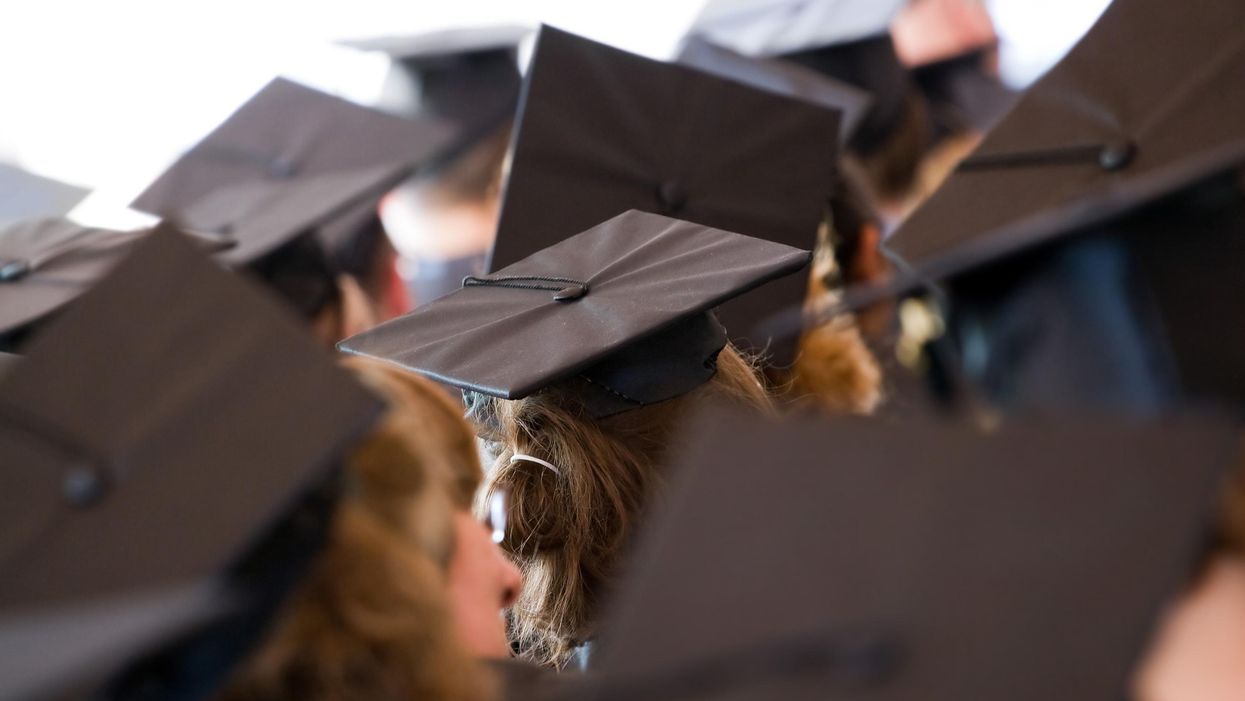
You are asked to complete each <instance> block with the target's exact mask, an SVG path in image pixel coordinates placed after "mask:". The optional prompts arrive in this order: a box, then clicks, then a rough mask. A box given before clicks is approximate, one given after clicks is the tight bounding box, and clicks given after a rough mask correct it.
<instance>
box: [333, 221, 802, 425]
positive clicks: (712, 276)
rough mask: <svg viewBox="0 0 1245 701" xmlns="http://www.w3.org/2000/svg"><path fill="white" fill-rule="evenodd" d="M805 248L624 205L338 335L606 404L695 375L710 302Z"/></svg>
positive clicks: (498, 382)
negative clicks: (563, 388)
mask: <svg viewBox="0 0 1245 701" xmlns="http://www.w3.org/2000/svg"><path fill="white" fill-rule="evenodd" d="M809 257H810V256H809V254H808V253H807V252H806V251H801V250H798V249H794V248H791V247H789V246H784V245H781V244H776V243H771V242H769V241H763V240H758V239H753V238H750V237H747V236H741V235H739V234H734V233H730V232H726V231H721V230H718V229H711V228H709V227H706V226H701V225H699V224H693V223H690V222H684V221H679V220H676V219H669V218H667V217H663V216H660V215H657V214H649V213H646V212H639V211H634V210H633V211H628V212H625V213H623V214H620V215H618V216H616V217H614V218H612V219H610V220H608V221H606V222H604V223H602V224H599V225H597V226H594V227H592V228H591V229H589V230H587V231H585V232H583V233H581V234H579V235H576V236H572V237H570V238H568V239H566V240H565V241H562V242H560V243H557V244H554V245H552V246H550V247H549V248H546V249H544V250H542V251H539V252H537V253H535V254H533V255H531V256H529V257H527V258H525V259H523V260H521V261H519V262H518V263H515V264H514V265H510V266H507V267H505V268H503V269H501V270H499V271H498V272H496V273H494V274H492V275H488V276H485V277H478V278H475V277H469V278H467V279H466V280H464V281H463V288H462V289H460V290H458V291H456V292H452V293H450V294H449V295H446V296H444V297H441V298H440V299H437V300H435V301H433V302H430V303H429V304H426V305H423V306H421V307H419V308H417V309H416V310H415V311H413V312H411V313H410V314H407V315H406V316H403V317H400V318H398V319H395V320H392V321H389V322H387V323H385V324H381V325H380V326H378V327H376V328H374V329H371V330H369V331H365V332H363V333H361V334H359V335H357V336H353V337H351V338H348V339H346V340H345V341H342V342H341V343H340V344H338V348H339V349H341V350H343V351H346V352H348V353H356V354H359V355H365V356H370V357H373V358H379V359H381V360H385V361H388V362H391V363H395V364H397V365H400V366H402V367H404V368H407V369H409V370H413V371H415V372H418V373H420V374H422V375H425V376H427V377H430V378H432V379H434V380H437V381H440V382H444V383H447V384H450V385H453V386H455V387H460V388H462V389H465V390H472V391H476V392H482V393H484V394H488V395H492V396H496V397H502V398H505V399H519V398H522V397H525V396H527V395H529V394H531V393H533V392H536V391H538V390H540V389H542V388H544V387H547V386H549V385H552V384H554V383H558V382H563V381H566V382H569V383H572V384H573V387H574V390H575V392H576V393H577V394H578V396H580V397H582V398H583V402H584V405H585V406H586V407H587V408H588V410H589V411H590V412H591V413H592V414H593V415H595V416H598V417H600V416H608V415H610V414H614V413H618V412H620V411H625V410H627V409H634V408H637V407H640V406H644V405H646V404H653V403H656V402H660V401H663V400H666V399H670V398H672V397H675V396H678V395H680V394H683V393H685V392H688V391H690V390H692V389H694V388H695V387H697V386H699V385H701V384H703V383H704V382H707V381H708V380H709V379H710V378H712V377H713V375H714V373H715V372H716V358H717V355H718V352H719V351H720V350H721V349H722V348H723V347H724V346H725V344H726V336H725V332H724V331H723V329H722V328H721V326H720V325H719V324H718V323H717V321H716V320H715V319H714V318H713V316H712V314H710V313H709V311H710V310H711V309H712V308H713V307H715V306H717V305H719V304H721V303H723V302H725V301H727V300H729V299H731V298H733V297H736V296H738V295H741V294H744V293H746V292H747V291H749V290H751V289H753V288H755V287H757V286H759V285H762V284H764V283H766V282H769V281H770V280H774V279H776V278H778V277H781V276H784V275H790V274H792V273H795V272H796V271H799V270H802V269H803V268H804V267H805V266H806V265H807V264H808V261H809Z"/></svg>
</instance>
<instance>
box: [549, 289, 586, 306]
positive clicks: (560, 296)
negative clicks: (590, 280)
mask: <svg viewBox="0 0 1245 701" xmlns="http://www.w3.org/2000/svg"><path fill="white" fill-rule="evenodd" d="M587 295H588V286H587V285H571V286H570V287H564V288H562V289H560V290H558V291H557V292H556V293H554V295H553V301H555V302H574V301H575V300H577V299H583V298H584V297H585V296H587Z"/></svg>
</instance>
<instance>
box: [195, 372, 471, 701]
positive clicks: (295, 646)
mask: <svg viewBox="0 0 1245 701" xmlns="http://www.w3.org/2000/svg"><path fill="white" fill-rule="evenodd" d="M345 364H346V365H347V366H349V367H350V369H352V370H353V371H354V372H355V375H356V377H358V378H359V379H360V380H362V381H363V383H364V384H365V385H367V386H368V387H369V388H370V389H372V390H373V391H375V392H376V393H377V394H380V395H381V396H382V397H384V398H385V399H386V400H388V404H389V411H388V412H387V414H386V415H385V416H384V418H383V419H382V421H381V422H380V424H379V425H378V426H377V427H376V428H375V429H374V430H373V432H372V433H371V435H370V436H369V437H368V438H367V439H366V440H365V441H364V442H363V444H362V446H361V447H360V448H359V449H358V450H356V451H355V453H354V454H353V455H352V456H351V458H350V460H349V462H348V464H347V466H346V473H347V482H348V484H349V488H348V489H347V493H346V494H345V495H344V496H343V497H342V499H341V503H340V504H339V505H338V508H337V511H336V513H335V515H334V520H333V524H332V528H331V531H330V535H329V542H328V544H327V545H326V547H325V550H324V551H323V552H322V553H321V554H320V555H319V556H318V558H317V559H316V561H315V562H314V563H313V565H312V567H311V569H310V571H309V572H308V573H307V575H306V576H305V577H304V578H303V580H302V582H301V583H300V585H299V586H298V588H297V589H296V590H295V591H294V592H293V594H292V595H291V597H290V600H289V601H288V602H287V604H286V605H285V607H284V609H283V610H282V612H281V613H280V614H279V615H278V617H277V620H276V621H275V624H274V625H273V626H272V628H271V630H270V631H269V633H268V635H267V637H266V639H264V640H263V641H262V642H261V643H260V645H259V647H258V649H257V650H256V651H255V652H254V653H253V654H252V655H251V656H250V658H249V659H248V660H247V661H246V662H245V663H244V664H243V666H242V668H241V669H240V670H239V672H238V673H236V674H235V675H234V677H233V678H232V679H231V680H230V682H229V683H228V684H227V685H226V687H225V689H224V690H223V691H222V692H221V693H220V694H219V695H218V697H217V698H218V699H219V701H259V700H261V699H262V700H264V701H399V700H400V701H409V700H410V699H417V698H435V699H452V700H454V701H478V700H480V699H486V698H490V697H491V696H492V693H493V689H492V686H491V678H490V677H487V676H486V675H485V674H483V673H482V672H481V670H480V668H479V665H478V663H477V662H476V661H475V660H473V659H472V658H471V656H470V655H469V654H468V653H467V652H466V649H465V648H464V647H463V646H462V645H461V644H460V643H459V641H458V640H457V637H456V635H455V633H454V627H453V621H452V619H451V614H450V608H449V604H448V601H447V592H446V569H445V568H446V565H447V563H448V561H449V558H450V554H451V551H452V548H453V522H452V517H453V512H454V510H455V509H464V508H467V505H468V504H469V502H470V499H471V495H472V493H473V492H474V491H475V487H476V486H477V485H478V484H479V481H480V479H481V473H480V468H479V463H478V460H477V457H476V455H475V450H474V436H473V434H472V432H471V430H470V428H469V426H468V425H467V424H466V422H465V421H464V420H463V419H462V418H461V415H460V414H461V412H460V411H459V410H458V409H457V407H456V405H455V404H454V403H453V402H452V401H450V400H449V398H448V397H447V396H445V394H444V393H443V392H442V391H441V390H440V389H438V388H437V387H435V386H433V385H431V384H430V383H428V382H427V381H425V380H422V379H420V378H417V377H414V376H411V375H407V374H404V373H401V372H398V371H396V370H391V369H388V368H386V367H384V366H382V365H379V364H376V363H372V362H368V361H361V360H350V361H347V362H346V363H345Z"/></svg>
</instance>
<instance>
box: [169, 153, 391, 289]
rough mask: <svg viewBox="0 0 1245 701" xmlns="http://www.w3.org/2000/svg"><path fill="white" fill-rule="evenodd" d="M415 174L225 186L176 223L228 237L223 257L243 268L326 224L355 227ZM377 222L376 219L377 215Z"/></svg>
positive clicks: (372, 172) (369, 173)
mask: <svg viewBox="0 0 1245 701" xmlns="http://www.w3.org/2000/svg"><path fill="white" fill-rule="evenodd" d="M410 173H411V167H410V166H409V165H408V164H406V163H401V162H399V163H392V162H391V163H387V164H381V165H377V166H372V167H370V168H357V169H353V170H342V171H335V172H331V173H325V174H322V175H314V176H309V177H304V178H295V179H292V180H258V181H248V182H244V183H239V184H237V185H226V186H222V187H220V188H218V189H216V190H213V191H212V192H211V193H209V194H208V195H207V196H205V197H203V198H202V199H200V200H198V201H196V202H195V203H194V204H191V205H190V206H188V207H186V208H185V209H183V210H182V212H181V215H180V216H179V218H178V221H179V222H180V223H181V224H183V225H185V226H187V227H190V228H192V229H194V230H196V231H202V232H204V233H208V234H215V235H218V236H221V237H228V238H231V239H233V240H234V241H236V245H235V246H233V247H232V248H229V249H227V250H226V251H224V252H223V253H222V254H221V255H220V259H221V260H223V261H225V262H227V263H229V264H231V265H245V264H247V263H251V262H254V261H256V260H258V259H259V258H261V257H263V256H264V255H265V254H267V253H269V252H271V251H273V250H275V249H277V248H278V247H280V246H281V245H282V244H284V243H286V242H287V241H290V240H291V239H293V238H294V237H296V236H298V235H300V234H303V233H306V232H310V231H313V230H317V227H319V226H321V225H322V223H323V222H331V221H338V220H341V221H346V220H351V221H355V222H357V221H358V219H357V217H356V216H355V212H356V210H357V209H358V208H360V207H364V208H370V209H371V210H373V211H374V210H375V208H376V201H377V200H378V199H379V198H380V197H381V196H382V195H384V193H385V192H386V191H388V190H390V189H392V188H393V187H395V186H397V185H398V184H399V183H400V182H401V181H402V180H403V179H404V178H406V177H407V176H408V175H409V174H410ZM373 216H375V215H373Z"/></svg>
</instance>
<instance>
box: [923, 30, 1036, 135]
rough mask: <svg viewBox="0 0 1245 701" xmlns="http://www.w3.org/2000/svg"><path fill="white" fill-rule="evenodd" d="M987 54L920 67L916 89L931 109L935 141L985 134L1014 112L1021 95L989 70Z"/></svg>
mask: <svg viewBox="0 0 1245 701" xmlns="http://www.w3.org/2000/svg"><path fill="white" fill-rule="evenodd" d="M988 60H989V59H988V56H987V53H986V52H985V51H970V52H968V53H964V54H960V55H958V56H953V57H951V58H947V59H943V60H941V61H936V62H934V63H927V64H924V65H921V66H917V67H916V68H914V69H913V71H912V77H913V80H915V81H916V85H917V88H918V89H919V90H920V91H921V94H922V95H924V96H925V100H926V101H927V102H928V103H929V105H930V112H931V119H932V121H933V122H934V125H933V127H934V140H935V141H938V140H941V139H943V138H946V137H947V136H952V135H955V134H961V133H964V132H967V131H972V132H980V133H985V132H987V131H989V130H990V128H991V127H993V126H994V125H995V124H996V123H997V122H998V121H999V119H1001V118H1002V117H1003V115H1004V114H1006V113H1007V110H1009V109H1011V107H1012V105H1014V104H1015V103H1016V100H1017V99H1019V97H1020V93H1018V92H1016V91H1015V90H1012V89H1011V88H1008V87H1007V86H1006V85H1003V83H1002V82H1001V81H999V79H998V77H997V76H995V75H992V74H991V72H990V70H989V69H988V68H987V65H986V64H987V62H988Z"/></svg>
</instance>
